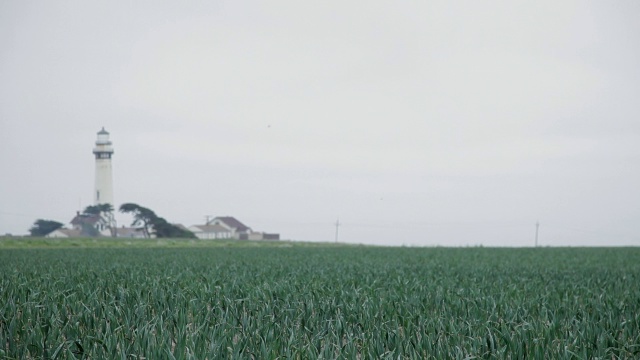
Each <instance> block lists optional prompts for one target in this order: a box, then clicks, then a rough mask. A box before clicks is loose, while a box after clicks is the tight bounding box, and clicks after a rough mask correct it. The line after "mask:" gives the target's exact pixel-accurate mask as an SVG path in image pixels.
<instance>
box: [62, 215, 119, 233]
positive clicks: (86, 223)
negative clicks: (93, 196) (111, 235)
mask: <svg viewBox="0 0 640 360" xmlns="http://www.w3.org/2000/svg"><path fill="white" fill-rule="evenodd" d="M109 223H110V222H109V219H107V218H106V217H105V216H103V215H102V214H81V213H80V212H77V213H76V216H75V217H74V218H73V219H71V226H72V228H73V230H76V231H78V232H79V234H80V236H100V234H101V233H102V232H103V231H105V230H106V231H109V227H110V226H109Z"/></svg>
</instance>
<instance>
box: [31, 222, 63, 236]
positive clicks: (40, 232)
mask: <svg viewBox="0 0 640 360" xmlns="http://www.w3.org/2000/svg"><path fill="white" fill-rule="evenodd" d="M61 227H62V223H59V222H57V221H53V220H43V219H38V220H36V221H35V222H34V223H33V226H31V228H30V229H29V233H31V236H45V235H48V234H50V233H51V232H54V231H56V230H58V229H60V228H61Z"/></svg>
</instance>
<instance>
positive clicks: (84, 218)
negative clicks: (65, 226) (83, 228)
mask: <svg viewBox="0 0 640 360" xmlns="http://www.w3.org/2000/svg"><path fill="white" fill-rule="evenodd" d="M101 221H104V219H103V218H102V216H100V215H98V214H77V215H76V216H75V217H74V218H73V219H71V225H83V224H88V225H95V224H97V223H99V222H101Z"/></svg>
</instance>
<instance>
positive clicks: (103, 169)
mask: <svg viewBox="0 0 640 360" xmlns="http://www.w3.org/2000/svg"><path fill="white" fill-rule="evenodd" d="M93 153H94V155H95V156H96V188H95V191H94V193H93V204H94V205H98V204H111V206H115V205H114V204H113V176H112V175H111V156H112V155H113V147H112V146H111V141H109V133H108V132H107V131H106V130H105V129H104V127H103V128H102V130H100V131H98V139H97V140H96V147H94V148H93Z"/></svg>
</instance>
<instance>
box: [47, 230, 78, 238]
mask: <svg viewBox="0 0 640 360" xmlns="http://www.w3.org/2000/svg"><path fill="white" fill-rule="evenodd" d="M56 231H58V232H60V233H62V234H64V235H66V236H67V237H81V236H82V235H83V234H82V232H81V231H80V230H76V229H65V228H60V229H57V230H54V231H52V232H50V233H49V234H48V235H51V234H53V233H54V232H56Z"/></svg>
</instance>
